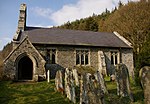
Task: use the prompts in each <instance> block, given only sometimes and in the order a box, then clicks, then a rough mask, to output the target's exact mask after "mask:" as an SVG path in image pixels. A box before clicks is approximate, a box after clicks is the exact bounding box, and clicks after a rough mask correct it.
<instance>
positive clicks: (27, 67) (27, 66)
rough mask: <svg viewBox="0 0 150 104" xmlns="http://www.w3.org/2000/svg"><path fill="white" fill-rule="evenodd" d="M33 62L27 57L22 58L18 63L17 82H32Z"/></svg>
mask: <svg viewBox="0 0 150 104" xmlns="http://www.w3.org/2000/svg"><path fill="white" fill-rule="evenodd" d="M32 77H33V62H32V60H31V59H30V58H29V57H28V56H24V57H22V58H21V59H20V60H19V62H18V80H32Z"/></svg>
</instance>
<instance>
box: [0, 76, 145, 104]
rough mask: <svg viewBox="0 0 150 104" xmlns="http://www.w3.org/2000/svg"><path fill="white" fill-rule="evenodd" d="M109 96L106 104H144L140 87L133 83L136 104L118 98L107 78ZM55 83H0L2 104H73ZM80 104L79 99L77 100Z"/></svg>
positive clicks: (0, 102)
mask: <svg viewBox="0 0 150 104" xmlns="http://www.w3.org/2000/svg"><path fill="white" fill-rule="evenodd" d="M105 82H106V86H107V89H108V93H109V94H108V95H105V101H106V104H144V101H143V99H144V95H143V91H142V89H141V87H140V86H135V84H134V82H133V81H131V90H132V93H133V96H134V102H131V101H130V99H129V98H128V97H119V96H117V86H116V83H115V82H110V78H109V77H106V78H105ZM54 88H55V81H54V80H51V81H50V83H47V82H46V81H43V82H34V83H33V82H12V81H1V82H0V104H18V103H21V104H27V103H30V104H73V103H72V102H71V101H69V99H67V98H66V97H65V95H62V94H61V93H59V92H56V91H55V90H54ZM77 104H79V98H78V100H77Z"/></svg>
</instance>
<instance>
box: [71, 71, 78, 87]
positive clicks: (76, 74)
mask: <svg viewBox="0 0 150 104" xmlns="http://www.w3.org/2000/svg"><path fill="white" fill-rule="evenodd" d="M72 72H73V77H74V79H75V85H76V86H79V76H78V72H77V70H76V69H73V70H72Z"/></svg>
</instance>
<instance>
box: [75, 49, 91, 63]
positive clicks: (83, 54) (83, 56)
mask: <svg viewBox="0 0 150 104" xmlns="http://www.w3.org/2000/svg"><path fill="white" fill-rule="evenodd" d="M78 64H79V65H88V64H89V51H88V50H76V65H78Z"/></svg>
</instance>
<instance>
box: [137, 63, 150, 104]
mask: <svg viewBox="0 0 150 104" xmlns="http://www.w3.org/2000/svg"><path fill="white" fill-rule="evenodd" d="M139 75H140V78H141V84H142V87H143V89H144V98H145V99H144V102H145V104H150V67H149V66H145V67H143V68H141V69H140V73H139Z"/></svg>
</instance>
